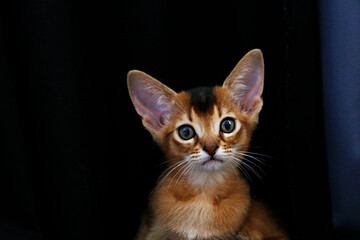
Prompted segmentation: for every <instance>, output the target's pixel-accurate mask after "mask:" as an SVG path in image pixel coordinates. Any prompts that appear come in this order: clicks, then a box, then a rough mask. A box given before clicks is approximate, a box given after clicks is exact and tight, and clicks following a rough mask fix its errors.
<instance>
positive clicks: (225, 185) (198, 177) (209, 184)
mask: <svg viewBox="0 0 360 240" xmlns="http://www.w3.org/2000/svg"><path fill="white" fill-rule="evenodd" d="M177 175H179V174H178V173H173V174H170V175H169V176H167V177H166V179H163V180H162V182H161V184H160V186H158V187H160V188H163V189H166V191H167V192H169V193H172V194H173V195H174V196H177V198H181V199H182V200H184V199H187V198H191V197H193V196H196V195H206V196H207V197H211V196H214V195H215V196H218V195H219V193H224V194H229V193H230V192H232V191H233V190H234V189H236V191H238V192H239V191H243V192H244V193H248V192H249V186H248V184H247V181H246V180H245V179H244V178H243V176H242V175H241V174H240V173H239V171H238V170H237V169H222V170H218V171H208V170H203V169H197V170H194V172H192V173H190V174H186V175H185V176H181V177H178V178H177Z"/></svg>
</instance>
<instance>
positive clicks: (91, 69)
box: [0, 0, 356, 240]
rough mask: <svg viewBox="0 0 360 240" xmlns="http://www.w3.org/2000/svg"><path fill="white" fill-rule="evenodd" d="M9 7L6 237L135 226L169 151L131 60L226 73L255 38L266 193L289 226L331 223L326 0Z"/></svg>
mask: <svg viewBox="0 0 360 240" xmlns="http://www.w3.org/2000/svg"><path fill="white" fill-rule="evenodd" d="M0 14H1V15H0V17H1V18H0V61H1V63H0V140H1V142H0V194H1V195H0V199H1V200H0V201H1V202H0V204H1V205H0V239H11V240H12V239H110V238H111V239H132V238H133V237H134V235H135V234H136V231H137V228H138V225H139V222H140V218H141V214H142V212H143V211H144V209H145V207H146V203H147V196H148V194H149V192H150V191H151V190H152V188H153V187H154V184H155V183H156V179H157V177H158V176H159V175H160V173H161V171H162V167H163V165H161V162H162V160H163V159H162V155H161V152H160V151H159V149H158V148H157V147H156V145H155V144H154V143H153V141H152V139H151V137H150V135H149V134H148V133H147V132H146V131H145V130H144V129H143V127H142V125H141V121H140V118H139V117H138V116H137V114H136V112H135V110H134V108H133V106H132V103H131V101H130V98H129V96H128V92H127V89H126V73H127V72H128V71H129V70H131V69H139V70H143V71H145V72H147V73H149V74H150V75H152V76H154V77H155V78H158V79H159V80H161V81H162V82H164V83H165V84H167V85H168V86H169V87H171V88H173V89H174V90H176V91H180V90H184V89H189V88H193V87H196V86H201V85H206V86H212V85H219V84H221V83H222V82H223V80H224V79H225V78H226V76H227V75H228V74H229V73H230V71H231V70H232V68H233V67H234V66H235V64H236V63H237V62H238V61H239V59H240V58H241V57H242V56H243V55H244V54H245V53H246V52H247V51H249V50H251V49H253V48H260V49H262V51H263V53H264V57H265V89H264V103H265V104H264V108H263V111H262V113H261V116H260V124H259V127H258V129H257V130H256V132H255V135H254V139H253V147H252V151H256V152H258V153H261V154H265V155H268V156H270V157H264V160H266V162H267V166H265V167H263V170H264V172H265V173H266V174H262V178H258V177H257V176H256V175H254V174H253V175H252V179H253V181H252V182H251V184H252V186H253V191H254V195H256V196H258V197H261V198H264V199H266V200H267V202H268V203H269V204H270V205H271V206H272V207H273V209H274V210H275V212H276V213H277V214H278V216H279V217H280V218H281V219H282V221H283V222H284V223H285V225H286V227H287V228H288V230H289V234H290V236H291V239H330V238H331V236H333V234H332V222H333V221H332V217H331V215H332V210H333V209H334V208H331V201H330V191H329V186H330V185H329V177H328V169H327V166H328V164H327V159H329V158H327V154H326V153H328V154H331V153H329V151H327V150H329V148H326V137H327V136H328V135H326V136H325V128H324V115H323V113H324V108H323V94H322V92H323V90H322V76H321V66H323V67H324V65H321V56H324V55H321V53H323V52H321V51H320V50H323V49H322V48H321V49H320V46H323V45H320V28H319V21H318V17H319V14H318V5H317V1H311V0H306V1H304V0H294V1H286V0H279V1H260V0H256V1H227V2H221V3H220V2H211V1H210V2H208V1H189V2H176V1H165V0H155V1H148V0H132V1H113V2H111V1H109V2H91V1H63V0H54V1H40V0H31V1H30V0H27V1H16V2H14V1H3V2H1V3H0ZM321 40H322V43H323V42H324V40H323V39H321ZM325 41H326V40H325ZM323 69H324V68H323ZM323 72H324V71H323ZM324 92H325V91H324ZM324 96H325V95H324ZM325 105H326V104H325ZM327 146H328V145H327ZM329 166H330V164H329ZM332 169H334V168H332ZM259 171H260V170H259ZM340 174H342V173H340ZM331 177H332V175H331V176H330V180H331ZM331 196H336V192H335V193H334V192H332V194H331ZM351 204H353V205H354V204H356V202H352V203H351ZM350 206H352V205H350ZM350 206H349V207H350ZM339 239H342V238H340V237H339Z"/></svg>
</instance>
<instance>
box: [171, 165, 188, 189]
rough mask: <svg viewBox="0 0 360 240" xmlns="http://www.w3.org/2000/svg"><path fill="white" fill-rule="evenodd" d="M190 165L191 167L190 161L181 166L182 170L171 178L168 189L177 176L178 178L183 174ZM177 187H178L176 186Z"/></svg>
mask: <svg viewBox="0 0 360 240" xmlns="http://www.w3.org/2000/svg"><path fill="white" fill-rule="evenodd" d="M188 165H189V161H185V165H183V166H181V167H180V169H179V171H178V172H177V173H175V175H174V176H173V177H172V178H171V180H170V182H169V185H168V187H170V185H171V183H172V181H173V180H174V178H176V176H177V175H178V174H179V173H180V174H181V173H182V171H183V170H184V169H185V168H187V167H188ZM175 186H176V185H175Z"/></svg>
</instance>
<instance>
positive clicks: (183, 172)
mask: <svg viewBox="0 0 360 240" xmlns="http://www.w3.org/2000/svg"><path fill="white" fill-rule="evenodd" d="M191 166H192V163H191V162H188V166H187V167H186V168H185V169H184V170H183V171H182V173H181V174H180V176H179V177H178V179H177V180H176V182H175V186H177V184H178V182H179V180H180V179H181V178H182V176H183V175H184V174H185V173H186V172H187V170H188V169H189V168H190V167H191Z"/></svg>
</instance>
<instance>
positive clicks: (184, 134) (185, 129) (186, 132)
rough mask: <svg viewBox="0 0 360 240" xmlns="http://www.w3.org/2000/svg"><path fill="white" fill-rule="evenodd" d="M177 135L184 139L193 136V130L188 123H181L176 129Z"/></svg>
mask: <svg viewBox="0 0 360 240" xmlns="http://www.w3.org/2000/svg"><path fill="white" fill-rule="evenodd" d="M178 133H179V136H180V137H181V138H182V139H184V140H190V139H191V138H193V137H195V130H194V128H193V127H191V126H190V125H183V126H181V127H180V128H179V129H178Z"/></svg>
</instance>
